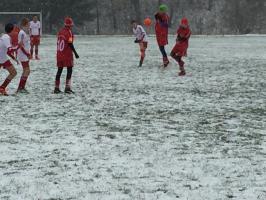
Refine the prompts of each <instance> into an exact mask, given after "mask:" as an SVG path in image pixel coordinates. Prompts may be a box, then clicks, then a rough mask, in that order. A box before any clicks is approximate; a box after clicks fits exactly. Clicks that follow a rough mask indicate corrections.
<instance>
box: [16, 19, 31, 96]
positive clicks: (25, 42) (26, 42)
mask: <svg viewBox="0 0 266 200" xmlns="http://www.w3.org/2000/svg"><path fill="white" fill-rule="evenodd" d="M29 27H30V23H29V19H27V18H23V19H22V21H21V30H20V31H19V34H18V44H19V49H18V55H17V57H18V60H19V61H20V62H21V65H22V68H23V72H22V75H21V78H20V82H19V86H18V90H17V92H18V93H28V91H27V90H26V89H25V85H26V83H27V80H28V77H29V75H30V36H29Z"/></svg>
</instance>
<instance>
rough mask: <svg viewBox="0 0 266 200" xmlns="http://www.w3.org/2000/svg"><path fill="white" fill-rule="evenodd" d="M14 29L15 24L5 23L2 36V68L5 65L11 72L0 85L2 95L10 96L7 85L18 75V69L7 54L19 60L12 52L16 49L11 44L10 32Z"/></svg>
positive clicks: (0, 51) (0, 59) (0, 53)
mask: <svg viewBox="0 0 266 200" xmlns="http://www.w3.org/2000/svg"><path fill="white" fill-rule="evenodd" d="M13 29H14V25H13V24H11V23H9V24H6V25H5V32H6V34H4V35H3V36H2V37H1V38H0V68H1V67H4V69H6V70H7V71H8V72H9V75H8V76H7V78H6V79H5V81H4V82H3V84H2V85H1V86H0V95H5V96H8V94H7V92H6V87H7V86H8V85H9V83H10V82H11V80H12V79H13V78H14V77H15V76H16V75H17V71H16V69H15V68H14V66H13V65H12V63H11V62H10V60H9V59H8V57H7V55H8V56H10V57H11V58H12V59H13V60H15V61H16V62H17V60H16V59H15V57H14V55H13V54H12V53H13V51H14V49H13V48H12V45H11V38H10V34H11V32H12V31H13Z"/></svg>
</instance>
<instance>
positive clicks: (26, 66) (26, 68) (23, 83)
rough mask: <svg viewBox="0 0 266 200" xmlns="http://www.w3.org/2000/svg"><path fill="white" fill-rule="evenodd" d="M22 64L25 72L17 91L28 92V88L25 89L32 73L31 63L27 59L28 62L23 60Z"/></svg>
mask: <svg viewBox="0 0 266 200" xmlns="http://www.w3.org/2000/svg"><path fill="white" fill-rule="evenodd" d="M21 65H22V67H23V72H22V75H21V78H20V82H19V86H18V90H17V92H21V93H28V92H27V90H26V89H25V86H26V83H27V80H28V77H29V75H30V64H29V61H26V62H21Z"/></svg>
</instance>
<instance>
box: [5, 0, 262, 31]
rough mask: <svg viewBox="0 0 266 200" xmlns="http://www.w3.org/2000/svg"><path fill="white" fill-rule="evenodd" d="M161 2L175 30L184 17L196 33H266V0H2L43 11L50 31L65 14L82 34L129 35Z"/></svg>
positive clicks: (13, 8)
mask: <svg viewBox="0 0 266 200" xmlns="http://www.w3.org/2000/svg"><path fill="white" fill-rule="evenodd" d="M161 3H165V4H167V5H168V6H169V15H170V19H171V22H170V25H171V32H172V33H174V32H175V30H176V27H177V25H178V23H179V20H180V19H181V18H182V17H184V16H186V17H187V18H188V19H189V20H190V23H191V28H192V30H193V33H194V34H247V33H266V20H265V18H266V1H265V0H78V1H75V0H1V1H0V11H24V12H25V11H26V12H27V11H41V12H42V13H43V32H44V33H49V34H54V33H56V31H57V30H58V28H59V27H60V26H62V24H63V23H62V22H63V19H64V17H65V16H71V17H73V19H74V22H75V25H76V26H75V29H76V30H75V31H76V32H78V33H80V34H129V33H131V28H130V24H129V22H130V21H131V20H132V19H136V20H138V21H140V22H142V21H143V19H144V18H146V17H151V18H152V19H153V15H154V13H155V12H156V11H157V9H158V6H159V4H161ZM1 18H3V17H2V16H1V15H0V21H1ZM150 32H151V33H152V32H153V28H151V30H150Z"/></svg>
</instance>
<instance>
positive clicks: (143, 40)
mask: <svg viewBox="0 0 266 200" xmlns="http://www.w3.org/2000/svg"><path fill="white" fill-rule="evenodd" d="M131 24H132V26H133V33H134V34H135V36H136V40H135V43H138V44H139V48H140V61H139V67H141V66H142V64H143V61H144V58H145V52H146V49H147V47H148V38H147V33H146V31H145V30H144V28H143V27H142V26H141V25H139V24H138V23H137V22H136V21H135V20H133V21H132V22H131Z"/></svg>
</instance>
